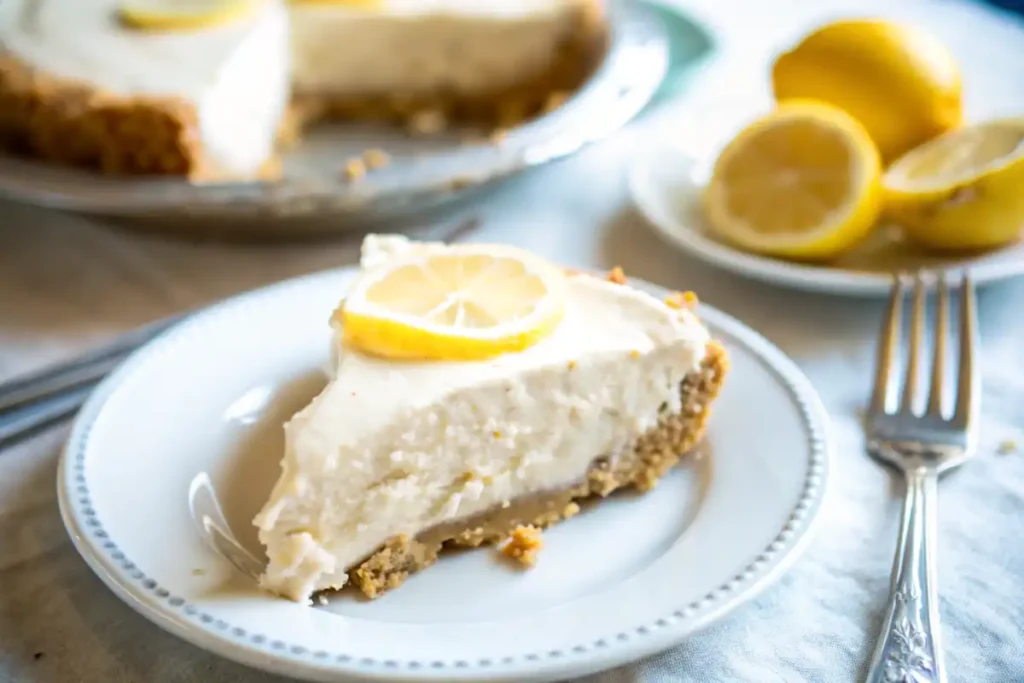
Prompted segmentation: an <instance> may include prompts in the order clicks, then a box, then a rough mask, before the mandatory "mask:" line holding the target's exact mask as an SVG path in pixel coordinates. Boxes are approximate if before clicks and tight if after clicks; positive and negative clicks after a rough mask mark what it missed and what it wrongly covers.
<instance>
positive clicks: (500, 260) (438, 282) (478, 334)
mask: <svg viewBox="0 0 1024 683" xmlns="http://www.w3.org/2000/svg"><path fill="white" fill-rule="evenodd" d="M564 312H565V276H564V275H563V274H562V272H561V271H560V270H559V269H558V268H555V267H554V266H552V265H551V264H549V263H548V262H547V261H544V260H543V259H541V258H539V257H537V256H534V255H532V254H530V253H529V252H525V251H522V250H520V249H515V248H512V247H505V246H495V245H464V246H463V245H460V246H457V247H449V248H447V249H443V250H438V251H435V252H432V253H429V254H417V255H412V256H408V257H404V258H398V259H395V260H392V261H389V262H387V263H385V264H384V265H382V266H378V267H377V268H375V269H373V270H371V271H369V272H367V273H365V274H364V275H363V277H361V278H360V279H359V281H358V282H357V283H356V284H355V285H354V287H353V288H352V290H351V291H350V292H349V294H348V296H347V297H346V299H345V302H344V304H343V305H342V306H341V307H340V308H339V309H338V311H336V312H335V315H334V320H335V321H336V322H338V323H340V324H341V326H342V332H343V339H344V341H345V343H346V344H347V345H350V346H353V347H355V348H358V349H360V350H362V351H364V352H366V353H371V354H374V355H378V356H384V357H387V358H405V359H433V360H479V359H484V358H491V357H494V356H497V355H500V354H503V353H512V352H517V351H522V350H524V349H526V348H528V347H530V346H532V345H533V344H535V343H537V342H538V341H540V340H541V339H543V338H544V337H546V336H548V335H549V334H550V333H551V332H552V331H553V330H554V329H555V327H556V326H557V325H558V323H559V322H560V321H561V319H562V316H563V314H564Z"/></svg>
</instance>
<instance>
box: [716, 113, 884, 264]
mask: <svg viewBox="0 0 1024 683" xmlns="http://www.w3.org/2000/svg"><path fill="white" fill-rule="evenodd" d="M880 176H881V161H880V159H879V154H878V150H877V149H876V147H875V145H874V143H873V142H872V141H871V138H870V137H869V135H868V133H867V131H866V130H865V129H864V128H863V126H861V125H860V124H859V123H858V122H857V121H856V120H855V119H854V118H853V117H851V116H850V115H849V114H847V113H845V112H844V111H842V110H841V109H838V108H836V107H832V106H829V105H826V104H822V103H817V102H810V101H790V102H785V103H783V104H781V105H780V106H779V107H778V108H777V109H776V110H775V111H773V112H771V113H770V114H768V115H766V116H764V117H763V118H761V119H759V120H757V121H755V122H753V123H751V124H750V125H749V126H747V127H746V128H745V129H744V130H743V131H742V132H740V134H739V135H738V136H737V137H736V138H735V139H733V141H732V142H730V143H729V144H728V145H727V146H726V148H725V150H724V151H723V152H722V153H721V155H719V157H718V160H717V162H716V163H715V167H714V172H713V174H712V178H711V182H710V183H709V184H708V187H707V189H706V191H705V193H704V205H705V210H706V213H707V217H708V220H709V221H710V223H711V225H712V227H713V228H714V231H715V232H716V233H717V234H718V235H719V236H720V237H722V238H723V239H725V240H726V241H728V242H731V243H733V244H735V245H736V246H738V247H740V248H742V249H745V250H748V251H753V252H757V253H762V254H766V255H770V256H777V257H782V258H790V259H796V260H808V261H814V260H827V259H831V258H835V257H836V256H839V255H840V254H842V253H844V252H846V251H848V250H850V249H851V248H853V247H854V246H856V245H857V244H859V243H860V242H861V241H862V240H863V239H864V238H865V237H866V236H867V235H868V234H869V233H870V232H871V231H872V229H873V228H874V226H875V222H876V220H877V218H878V214H879V211H880V207H881V186H880V181H879V178H880Z"/></svg>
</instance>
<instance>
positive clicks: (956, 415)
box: [870, 272, 980, 429]
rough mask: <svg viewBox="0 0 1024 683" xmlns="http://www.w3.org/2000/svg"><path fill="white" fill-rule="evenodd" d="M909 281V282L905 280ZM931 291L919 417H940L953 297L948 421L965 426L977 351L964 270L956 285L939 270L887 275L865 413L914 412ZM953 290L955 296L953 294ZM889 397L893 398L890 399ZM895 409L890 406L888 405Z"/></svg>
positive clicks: (974, 393)
mask: <svg viewBox="0 0 1024 683" xmlns="http://www.w3.org/2000/svg"><path fill="white" fill-rule="evenodd" d="M908 282H909V284H908ZM908 290H911V291H912V297H911V299H912V304H911V312H910V329H909V339H910V343H909V345H908V346H909V348H908V350H907V354H906V362H905V371H904V373H903V381H902V383H901V382H900V380H899V378H898V377H897V375H898V366H899V365H900V361H899V359H898V355H899V353H900V348H901V343H900V342H901V337H902V334H901V330H902V327H903V305H904V300H905V299H906V295H907V292H908ZM931 290H935V291H936V295H935V297H934V298H935V299H936V303H935V311H934V315H933V316H932V317H933V318H934V320H933V324H932V329H933V333H932V341H931V346H932V348H933V352H932V368H931V380H930V382H929V392H928V401H927V404H926V406H925V409H924V415H926V416H928V417H932V418H937V419H942V420H944V419H945V418H946V413H945V411H944V410H943V405H944V403H943V398H944V396H945V394H946V392H947V391H948V384H949V383H948V380H947V378H946V375H947V372H946V364H947V345H948V338H949V337H950V331H949V317H950V301H951V299H953V298H959V306H958V307H957V308H958V309H959V325H958V330H957V334H956V337H957V338H958V340H959V353H958V355H957V358H956V359H955V364H956V367H958V372H957V384H956V387H955V391H956V405H955V408H954V409H953V414H952V416H950V418H949V421H950V422H951V423H953V425H954V426H957V427H959V428H961V429H966V428H967V427H968V425H969V424H970V423H971V422H973V421H974V419H975V418H976V413H977V408H978V401H979V398H980V386H979V382H980V378H979V375H978V372H977V371H976V367H975V366H976V362H977V359H976V354H977V349H978V339H977V337H978V324H977V304H976V297H975V292H974V283H973V281H972V280H971V277H970V275H969V274H967V273H964V274H963V275H962V276H961V277H960V279H959V283H958V286H955V287H951V286H950V284H949V282H948V276H947V274H946V273H944V272H938V273H921V272H918V273H916V274H907V273H898V274H896V275H894V277H893V287H892V292H891V294H890V297H889V309H888V313H887V315H886V319H885V323H884V324H883V326H882V336H881V338H880V339H879V344H878V361H877V365H876V376H875V387H874V392H873V394H872V398H871V406H870V412H871V413H872V414H874V415H892V414H900V415H915V414H917V413H918V411H917V410H916V409H915V407H916V405H917V404H918V398H919V395H920V394H919V384H920V373H921V366H922V363H923V356H924V352H925V351H924V347H925V343H926V342H925V337H926V336H927V330H926V318H927V317H928V316H927V311H926V309H927V303H928V298H929V296H930V294H931ZM955 294H958V295H959V296H958V297H956V296H955ZM890 398H893V399H894V400H892V401H891V400H890ZM894 403H895V404H896V405H897V407H896V408H895V410H893V409H890V408H891V406H893V404H894Z"/></svg>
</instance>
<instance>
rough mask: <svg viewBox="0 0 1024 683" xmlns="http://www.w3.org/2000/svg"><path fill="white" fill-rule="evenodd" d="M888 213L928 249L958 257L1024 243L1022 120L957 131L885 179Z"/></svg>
mask: <svg viewBox="0 0 1024 683" xmlns="http://www.w3.org/2000/svg"><path fill="white" fill-rule="evenodd" d="M882 182H883V185H884V187H885V194H886V206H887V212H888V214H889V215H890V216H891V217H892V218H893V219H895V220H896V222H897V223H899V224H900V226H901V227H902V228H903V231H904V233H905V234H906V235H907V237H909V238H910V239H912V240H913V241H915V242H917V243H918V244H921V245H922V246H925V247H929V248H932V249H938V250H947V251H959V250H975V249H988V248H993V247H999V246H1002V245H1004V244H1009V243H1011V242H1016V241H1017V240H1019V239H1021V237H1022V236H1024V117H1017V118H1008V119H998V120H994V121H988V122H986V123H980V124H976V125H973V126H968V127H965V128H961V129H959V130H955V131H952V132H950V133H947V134H945V135H943V136H941V137H938V138H935V139H934V140H932V141H930V142H927V143H925V144H924V145H922V146H920V147H918V148H917V149H915V150H913V151H911V152H909V153H907V154H906V155H904V156H903V157H901V158H900V159H897V160H896V161H895V162H894V163H893V164H892V166H890V167H889V169H888V170H887V171H886V173H885V176H884V177H883V180H882Z"/></svg>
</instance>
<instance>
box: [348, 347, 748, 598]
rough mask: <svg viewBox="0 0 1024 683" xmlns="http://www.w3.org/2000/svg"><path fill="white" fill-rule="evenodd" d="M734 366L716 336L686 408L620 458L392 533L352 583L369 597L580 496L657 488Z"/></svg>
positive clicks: (566, 510) (575, 508) (683, 388)
mask: <svg viewBox="0 0 1024 683" xmlns="http://www.w3.org/2000/svg"><path fill="white" fill-rule="evenodd" d="M728 366H729V360H728V356H727V355H726V352H725V349H724V348H723V347H722V346H721V345H720V344H718V343H717V342H711V343H710V344H709V345H708V349H707V354H706V356H705V358H704V361H703V363H702V365H701V368H700V370H698V371H697V372H694V373H692V374H691V375H689V376H688V377H687V378H686V379H685V380H684V381H683V382H682V384H681V385H680V388H679V391H680V394H681V396H682V400H683V407H682V409H681V410H680V412H678V413H676V414H672V415H665V416H663V417H662V418H661V420H660V421H659V423H658V425H657V426H656V427H654V428H653V429H651V430H650V431H648V432H647V433H646V434H644V435H643V436H641V437H640V438H639V439H638V440H637V442H636V444H635V446H634V447H633V449H632V452H631V453H630V454H628V455H624V456H620V457H619V458H617V459H616V460H615V461H614V463H612V461H611V460H610V459H609V458H598V459H597V460H595V461H594V463H593V465H592V466H591V468H590V471H589V472H588V473H587V477H586V479H585V480H584V481H582V482H580V483H579V484H576V485H575V486H572V487H570V488H568V489H564V490H561V491H557V492H553V493H544V494H539V495H536V496H531V497H529V498H524V499H521V500H517V501H513V502H511V503H510V504H508V505H507V506H505V507H500V508H496V509H494V510H491V511H488V512H485V513H483V514H481V515H477V516H475V517H473V518H470V519H468V520H462V521H458V522H452V523H450V524H443V525H440V526H437V527H434V528H433V529H429V530H427V531H425V532H423V533H422V534H420V535H418V536H417V537H416V538H409V537H408V536H404V535H403V536H396V537H394V538H391V539H390V540H388V541H387V542H385V543H384V544H383V545H382V546H381V547H380V548H379V549H378V550H377V551H376V552H374V553H373V554H372V555H371V556H370V557H368V558H367V559H366V560H364V561H363V562H362V563H360V564H359V565H357V566H355V567H353V568H352V569H351V570H349V573H348V574H349V584H350V585H352V586H354V587H355V588H357V589H358V590H360V591H361V592H362V593H363V594H364V595H365V596H366V597H368V598H371V599H372V598H376V597H379V596H380V595H382V594H383V593H385V592H386V591H389V590H391V589H393V588H397V587H398V586H400V585H402V583H403V582H404V581H405V580H406V579H407V578H408V577H409V576H410V575H411V574H413V573H414V572H417V571H420V570H421V569H424V568H426V567H429V566H430V565H432V564H433V563H434V562H435V561H436V560H437V557H438V554H439V553H440V552H441V551H442V550H444V549H445V548H455V547H477V546H480V545H483V544H485V543H499V542H502V541H504V540H506V539H508V538H510V537H512V536H513V535H514V534H515V533H516V532H517V529H522V528H526V527H534V528H536V529H544V528H546V527H549V526H551V525H552V524H554V523H556V522H558V521H560V520H563V519H568V518H569V517H572V516H573V515H575V514H576V513H577V512H579V510H580V506H579V504H578V502H577V501H582V500H585V499H588V498H594V497H605V496H607V495H608V494H610V493H612V492H613V491H617V490H620V489H624V488H627V487H633V488H636V489H638V490H640V491H649V490H650V489H652V488H654V486H655V485H656V484H657V483H658V480H660V479H661V478H662V477H663V476H664V475H665V473H667V472H668V471H669V470H670V469H671V468H672V467H674V466H675V465H676V464H677V463H678V462H679V461H680V460H681V459H682V458H683V457H685V456H686V455H687V454H688V453H689V452H690V451H691V449H692V448H693V447H694V446H695V445H696V444H697V442H698V441H700V439H701V437H703V435H704V432H705V429H706V427H707V420H708V417H709V416H710V414H711V411H710V406H711V404H712V402H713V401H714V400H715V398H716V397H717V396H718V392H719V390H720V389H721V387H722V382H723V380H724V379H725V376H726V373H727V371H728Z"/></svg>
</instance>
